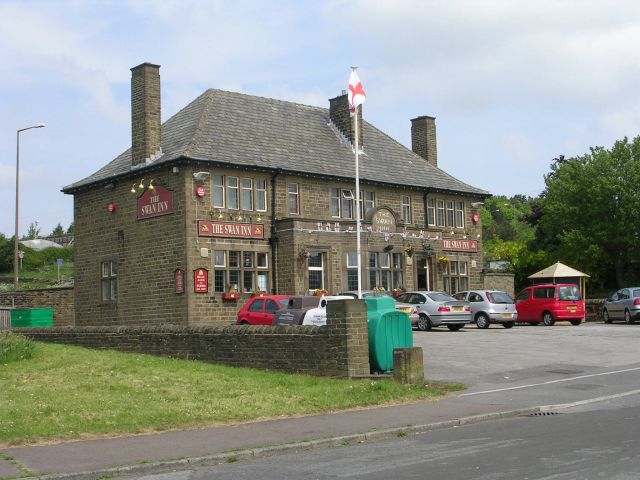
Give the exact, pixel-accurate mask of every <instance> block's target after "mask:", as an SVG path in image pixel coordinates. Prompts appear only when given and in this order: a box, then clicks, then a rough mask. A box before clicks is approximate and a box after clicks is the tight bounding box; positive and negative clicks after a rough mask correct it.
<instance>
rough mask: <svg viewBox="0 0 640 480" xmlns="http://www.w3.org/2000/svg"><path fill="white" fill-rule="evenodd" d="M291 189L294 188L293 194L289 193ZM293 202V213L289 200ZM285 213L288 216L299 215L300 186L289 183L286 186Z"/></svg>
mask: <svg viewBox="0 0 640 480" xmlns="http://www.w3.org/2000/svg"><path fill="white" fill-rule="evenodd" d="M291 187H295V192H292V191H291ZM292 198H293V199H294V200H295V211H292V210H291V199H292ZM287 212H288V213H289V215H300V185H299V184H297V183H290V184H288V185H287Z"/></svg>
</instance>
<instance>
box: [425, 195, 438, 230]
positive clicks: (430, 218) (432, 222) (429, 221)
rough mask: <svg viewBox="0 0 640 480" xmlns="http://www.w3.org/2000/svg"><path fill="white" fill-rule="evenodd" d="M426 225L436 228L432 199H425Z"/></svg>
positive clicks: (433, 200)
mask: <svg viewBox="0 0 640 480" xmlns="http://www.w3.org/2000/svg"><path fill="white" fill-rule="evenodd" d="M427 225H429V226H430V227H435V226H436V201H435V199H433V198H428V199H427Z"/></svg>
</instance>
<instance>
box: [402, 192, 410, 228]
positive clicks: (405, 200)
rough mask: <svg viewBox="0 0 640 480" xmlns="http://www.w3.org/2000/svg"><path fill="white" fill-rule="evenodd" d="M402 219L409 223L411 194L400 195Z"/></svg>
mask: <svg viewBox="0 0 640 480" xmlns="http://www.w3.org/2000/svg"><path fill="white" fill-rule="evenodd" d="M402 221H403V222H404V223H405V224H409V225H410V224H411V223H412V222H411V195H402Z"/></svg>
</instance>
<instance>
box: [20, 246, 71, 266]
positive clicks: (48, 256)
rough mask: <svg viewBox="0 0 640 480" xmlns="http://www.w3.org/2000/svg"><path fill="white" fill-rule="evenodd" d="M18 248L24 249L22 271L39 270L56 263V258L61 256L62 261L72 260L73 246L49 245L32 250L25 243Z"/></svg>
mask: <svg viewBox="0 0 640 480" xmlns="http://www.w3.org/2000/svg"><path fill="white" fill-rule="evenodd" d="M20 250H22V251H24V258H23V259H22V269H23V271H25V270H26V271H29V270H40V269H43V268H46V267H50V266H53V265H56V260H57V259H58V258H61V259H62V260H63V261H64V262H73V255H74V248H73V247H63V248H55V247H49V248H45V249H44V250H33V249H32V248H29V247H27V246H25V245H21V246H20ZM12 263H13V262H12Z"/></svg>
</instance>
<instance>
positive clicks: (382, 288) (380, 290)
mask: <svg viewBox="0 0 640 480" xmlns="http://www.w3.org/2000/svg"><path fill="white" fill-rule="evenodd" d="M373 291H374V292H376V293H381V292H386V290H385V289H384V287H373Z"/></svg>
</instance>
